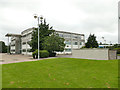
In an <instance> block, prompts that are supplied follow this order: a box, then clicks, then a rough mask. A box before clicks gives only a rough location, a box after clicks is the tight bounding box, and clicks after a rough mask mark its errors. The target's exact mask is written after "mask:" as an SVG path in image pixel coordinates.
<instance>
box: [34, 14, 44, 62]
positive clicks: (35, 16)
mask: <svg viewBox="0 0 120 90" xmlns="http://www.w3.org/2000/svg"><path fill="white" fill-rule="evenodd" d="M34 18H35V19H36V18H37V19H38V60H39V59H40V57H39V50H40V48H39V47H40V44H39V41H40V38H39V19H41V21H42V19H43V17H42V16H40V17H39V16H37V15H36V14H35V15H34Z"/></svg>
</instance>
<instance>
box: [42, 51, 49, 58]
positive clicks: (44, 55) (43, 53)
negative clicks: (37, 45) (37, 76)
mask: <svg viewBox="0 0 120 90" xmlns="http://www.w3.org/2000/svg"><path fill="white" fill-rule="evenodd" d="M40 57H41V58H46V57H49V52H48V51H47V50H41V51H40Z"/></svg>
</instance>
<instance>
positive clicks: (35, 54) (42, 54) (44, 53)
mask: <svg viewBox="0 0 120 90" xmlns="http://www.w3.org/2000/svg"><path fill="white" fill-rule="evenodd" d="M32 56H33V58H34V59H37V58H38V50H35V51H34V52H33V53H32ZM39 57H41V58H46V57H49V52H48V51H47V50H40V52H39Z"/></svg>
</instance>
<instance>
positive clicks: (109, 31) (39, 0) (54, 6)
mask: <svg viewBox="0 0 120 90" xmlns="http://www.w3.org/2000/svg"><path fill="white" fill-rule="evenodd" d="M34 14H38V15H42V16H43V17H44V18H46V21H47V23H49V24H50V25H51V26H53V29H55V30H60V31H68V32H74V33H80V34H81V33H82V34H85V38H86V39H87V38H88V36H89V34H90V33H92V34H95V35H96V36H97V40H98V42H100V41H101V42H103V40H102V37H104V38H105V40H106V42H107V43H110V41H111V42H112V43H117V42H118V0H0V40H2V41H5V42H6V43H7V38H6V37H5V34H7V33H16V34H20V33H21V32H22V31H23V30H25V29H28V28H31V27H36V26H37V20H35V19H34V18H33V16H34Z"/></svg>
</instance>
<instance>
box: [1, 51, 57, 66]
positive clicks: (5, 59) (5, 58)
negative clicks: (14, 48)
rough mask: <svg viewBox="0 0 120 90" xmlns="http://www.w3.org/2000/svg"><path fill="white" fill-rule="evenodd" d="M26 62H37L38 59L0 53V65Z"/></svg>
mask: <svg viewBox="0 0 120 90" xmlns="http://www.w3.org/2000/svg"><path fill="white" fill-rule="evenodd" d="M50 58H56V57H49V58H41V59H39V60H44V59H50ZM27 61H38V59H33V57H32V56H28V55H21V54H12V55H10V54H7V53H0V64H8V63H19V62H27Z"/></svg>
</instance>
